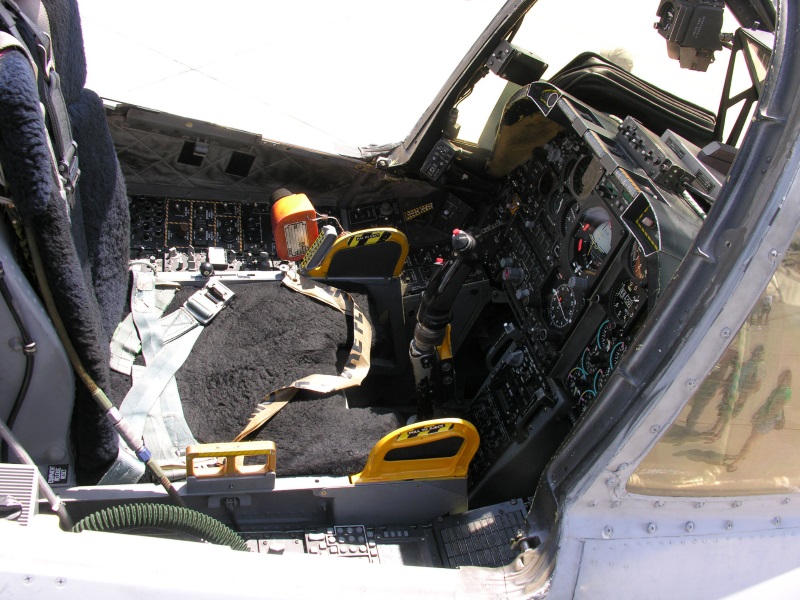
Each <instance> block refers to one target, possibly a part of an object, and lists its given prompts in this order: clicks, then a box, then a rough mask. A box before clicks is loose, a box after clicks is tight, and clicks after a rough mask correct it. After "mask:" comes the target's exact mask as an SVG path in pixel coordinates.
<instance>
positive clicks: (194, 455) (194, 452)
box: [186, 441, 277, 478]
mask: <svg viewBox="0 0 800 600" xmlns="http://www.w3.org/2000/svg"><path fill="white" fill-rule="evenodd" d="M246 456H264V457H265V458H266V462H265V464H263V465H245V464H244V459H245V457H246ZM199 458H224V459H225V461H224V463H223V464H222V465H221V466H218V467H207V468H202V469H200V470H198V471H197V472H195V469H194V461H195V460H197V459H199ZM231 458H232V459H233V460H231ZM276 465H277V456H276V450H275V443H274V442H264V441H256V442H228V443H225V444H196V445H194V446H189V447H187V448H186V476H187V477H192V476H194V477H198V478H206V477H237V476H241V475H263V474H265V473H269V472H274V471H275V468H276Z"/></svg>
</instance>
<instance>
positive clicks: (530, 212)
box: [466, 84, 702, 499]
mask: <svg viewBox="0 0 800 600" xmlns="http://www.w3.org/2000/svg"><path fill="white" fill-rule="evenodd" d="M532 85H533V84H532ZM530 94H531V95H532V94H533V91H531V92H530ZM562 104H564V106H563V107H562V106H561V105H562ZM557 106H558V107H560V108H561V110H562V113H563V114H562V117H563V118H561V120H560V121H559V123H560V124H561V125H562V126H563V129H562V131H561V132H560V133H558V134H557V135H556V136H555V137H553V138H552V139H551V140H550V141H548V142H546V143H545V144H543V145H542V146H540V147H537V148H536V149H535V150H533V152H532V156H531V158H530V159H529V160H527V161H525V162H524V163H522V164H521V165H519V166H517V167H516V168H515V169H514V170H513V171H512V172H511V173H510V174H509V175H508V176H507V177H506V180H505V182H504V184H503V187H502V189H501V190H500V193H499V194H498V201H497V203H496V206H495V212H494V213H493V214H492V215H491V216H490V221H491V220H492V219H493V220H494V221H495V222H497V223H501V224H502V226H500V227H484V229H483V231H489V233H488V234H486V235H485V236H484V237H483V241H484V243H485V244H487V246H489V247H491V248H493V249H494V250H495V251H494V252H493V253H492V259H491V260H490V261H489V263H487V264H486V265H485V266H486V270H487V272H488V274H489V276H490V279H491V280H492V281H494V282H495V284H496V285H497V286H499V287H502V290H503V293H504V297H505V300H506V302H507V303H508V305H509V306H510V308H511V312H512V313H513V317H514V323H513V326H514V328H515V331H516V334H515V337H514V340H513V342H512V346H511V347H512V348H513V349H514V354H513V355H514V356H517V355H520V356H522V357H523V359H518V360H516V361H515V360H508V357H507V356H506V355H503V356H501V357H500V358H499V359H497V360H496V361H495V362H494V363H493V364H494V366H493V368H492V369H491V372H490V374H489V376H488V377H487V379H486V381H485V383H484V385H483V387H482V388H481V390H480V391H479V392H478V394H477V395H476V397H475V399H474V400H473V401H472V403H471V405H470V406H469V408H468V410H467V414H466V418H467V419H473V422H474V423H475V424H476V426H477V427H478V430H479V432H480V434H481V439H482V440H484V441H485V443H483V444H482V445H481V448H480V449H479V450H478V454H477V456H476V458H475V460H474V461H473V462H474V464H473V467H472V468H471V480H472V481H473V484H474V487H473V488H472V492H471V493H472V494H473V495H475V496H476V497H477V498H479V499H483V498H491V497H492V488H493V487H494V486H497V485H507V484H506V483H505V482H506V481H508V477H509V475H512V476H513V475H514V473H516V472H517V471H515V469H522V465H523V464H524V465H527V466H528V467H530V466H531V465H532V464H536V461H537V460H538V457H539V456H540V455H541V454H542V451H543V445H546V444H548V443H549V444H551V445H553V446H554V447H555V446H556V445H557V444H559V443H560V440H562V439H563V435H564V428H565V427H567V429H568V428H569V427H571V425H572V424H574V423H575V422H576V421H577V420H578V419H579V418H580V416H581V414H582V413H584V412H585V411H586V410H587V409H588V408H589V407H590V406H591V405H592V403H593V402H594V401H595V399H596V398H597V397H598V396H599V395H600V393H601V392H602V390H603V388H604V387H605V385H606V384H607V382H608V381H609V379H610V378H611V376H612V375H613V373H614V371H615V370H616V369H617V368H618V367H619V365H620V363H621V361H622V360H623V358H624V356H625V354H626V352H627V351H628V350H629V349H630V347H631V346H632V343H633V340H634V338H635V336H636V333H637V332H638V330H639V329H640V328H641V327H642V325H643V323H644V321H645V318H646V317H647V315H648V314H649V313H650V312H651V311H652V310H653V308H654V306H655V304H656V301H657V299H658V297H659V295H660V293H661V291H662V289H663V287H664V286H665V285H666V283H667V282H668V281H669V278H670V277H671V276H672V273H673V272H674V269H675V268H676V265H677V264H678V263H679V262H680V258H682V257H683V256H684V255H685V253H686V251H687V250H688V248H689V246H690V243H691V240H692V239H693V237H694V235H695V233H696V231H697V229H698V228H699V225H700V222H701V219H702V216H701V215H698V214H696V213H693V212H692V209H691V208H690V203H688V202H686V201H685V200H684V199H683V198H681V197H678V196H677V195H675V194H674V193H673V191H672V190H670V189H666V188H663V187H659V186H658V185H657V184H656V182H654V181H653V180H652V179H649V177H648V176H647V174H646V173H645V172H644V171H642V170H641V169H640V168H639V167H637V165H636V162H635V160H633V158H632V157H629V156H628V155H627V154H626V152H627V149H626V147H625V146H624V145H621V144H619V143H617V141H616V130H614V131H611V128H610V127H609V126H608V119H607V118H606V119H602V118H596V119H593V118H591V117H592V116H593V115H594V113H593V111H592V110H591V109H590V108H588V107H585V106H581V107H580V110H576V109H575V107H573V106H572V104H571V103H570V101H569V100H568V99H567V98H565V97H562V98H560V99H559V100H558V101H557ZM555 112H556V111H555V110H554V111H553V113H550V114H549V116H548V118H551V117H552V118H554V119H556V120H558V119H559V116H558V115H555V114H554V113H555ZM602 123H605V124H604V125H600V124H602ZM620 126H621V124H620ZM509 389H515V390H517V391H516V393H514V394H511V393H509ZM565 422H566V423H567V424H566V425H565ZM548 431H550V432H554V431H560V432H561V434H560V436H559V434H557V433H553V434H552V435H548ZM554 447H553V448H551V449H553V450H554V449H555V448H554ZM544 454H545V455H549V454H548V453H547V452H546V451H545V452H544ZM491 465H494V466H491ZM539 467H541V468H544V464H542V465H539ZM520 489H522V488H520Z"/></svg>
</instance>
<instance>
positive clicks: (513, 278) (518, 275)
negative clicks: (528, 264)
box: [503, 267, 525, 283]
mask: <svg viewBox="0 0 800 600" xmlns="http://www.w3.org/2000/svg"><path fill="white" fill-rule="evenodd" d="M523 279H525V271H523V270H522V269H515V268H514V267H506V268H505V269H503V281H508V282H510V283H522V281H523Z"/></svg>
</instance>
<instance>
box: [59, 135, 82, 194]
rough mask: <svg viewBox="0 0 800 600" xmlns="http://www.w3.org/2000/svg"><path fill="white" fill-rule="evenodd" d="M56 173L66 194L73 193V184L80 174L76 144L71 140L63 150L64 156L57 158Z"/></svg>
mask: <svg viewBox="0 0 800 600" xmlns="http://www.w3.org/2000/svg"><path fill="white" fill-rule="evenodd" d="M58 174H59V175H60V176H61V180H62V182H63V184H64V190H65V191H66V192H67V193H68V194H73V193H75V185H76V184H77V183H78V178H80V176H81V170H80V168H79V167H78V144H77V143H76V142H75V141H74V140H73V141H72V143H71V144H70V145H69V146H67V148H66V149H65V151H64V156H62V157H61V158H60V159H59V160H58Z"/></svg>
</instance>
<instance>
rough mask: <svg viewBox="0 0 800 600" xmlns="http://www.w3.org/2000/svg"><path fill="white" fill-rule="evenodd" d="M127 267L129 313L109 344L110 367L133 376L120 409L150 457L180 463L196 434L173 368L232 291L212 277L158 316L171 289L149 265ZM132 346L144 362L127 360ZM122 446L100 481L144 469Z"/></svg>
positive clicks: (130, 478)
mask: <svg viewBox="0 0 800 600" xmlns="http://www.w3.org/2000/svg"><path fill="white" fill-rule="evenodd" d="M132 272H133V287H132V291H131V314H130V315H129V318H126V319H125V320H124V321H123V322H122V323H121V324H120V326H119V327H118V328H117V331H115V332H114V337H113V339H112V344H111V346H112V361H111V362H112V368H114V369H115V370H117V371H120V372H126V371H125V369H127V372H128V373H129V374H131V375H132V377H133V386H132V387H131V389H130V390H129V391H128V394H127V395H126V396H125V399H124V400H123V401H122V405H121V406H120V413H121V414H122V415H123V416H124V417H125V418H126V420H127V421H128V425H129V426H130V427H131V429H132V430H133V431H134V433H135V434H136V435H137V436H142V437H144V439H145V440H147V445H148V447H149V448H150V451H151V452H152V454H153V458H154V459H155V460H157V461H158V462H159V464H161V465H162V467H164V468H168V469H170V468H176V469H182V468H185V459H184V458H183V456H182V454H183V452H184V449H185V448H186V446H189V445H192V444H196V443H197V440H195V438H194V436H193V435H192V433H191V430H190V429H189V425H188V424H187V423H186V419H185V417H184V414H183V407H182V405H181V400H180V396H179V394H178V386H177V383H176V382H175V373H176V372H177V371H178V369H180V367H181V365H183V363H184V362H185V361H186V359H187V358H188V356H189V354H190V353H191V351H192V348H193V346H194V344H195V342H196V341H197V339H198V338H199V337H200V334H201V333H202V332H203V328H204V326H205V325H207V324H208V323H210V322H211V320H212V319H213V318H214V317H215V316H216V315H217V314H218V313H219V312H220V311H221V310H222V309H223V308H224V307H225V306H227V304H228V303H229V302H230V300H231V299H232V298H233V295H234V294H233V292H232V291H231V290H230V289H228V288H227V287H226V286H224V285H222V284H221V283H220V282H219V281H217V280H215V279H213V278H212V279H211V280H209V282H208V284H207V285H206V286H205V287H204V288H203V289H202V290H200V291H198V292H197V293H195V294H194V295H192V296H191V297H190V298H189V299H188V300H187V301H186V303H184V305H183V306H181V307H180V308H179V309H178V310H176V311H174V312H172V313H171V314H169V315H167V316H165V317H161V314H162V313H163V311H164V309H165V307H166V306H167V305H168V304H169V303H170V301H171V300H172V297H173V296H174V289H168V290H158V289H157V284H158V281H157V278H156V276H155V274H154V273H152V272H150V271H149V270H148V271H138V270H134V271H132ZM131 324H133V326H135V327H133V326H132V325H131ZM137 332H138V333H137ZM134 340H136V341H134ZM137 342H138V343H137ZM137 346H140V347H141V351H142V355H143V357H144V360H145V363H146V365H147V366H146V367H141V366H136V365H133V358H134V357H135V353H136V352H138V350H137V349H136V347H137ZM120 442H121V441H120ZM123 447H124V444H122V443H120V452H119V458H118V459H117V461H116V462H115V464H114V465H112V467H111V469H110V470H109V471H108V472H107V473H106V474H105V475H104V476H103V478H102V479H101V480H100V484H115V483H133V482H135V481H137V480H138V479H139V478H140V477H141V476H142V475H143V474H144V465H143V464H142V463H141V462H140V461H136V460H135V457H134V456H133V455H132V454H129V453H128V452H127V451H126V450H124V449H123Z"/></svg>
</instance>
